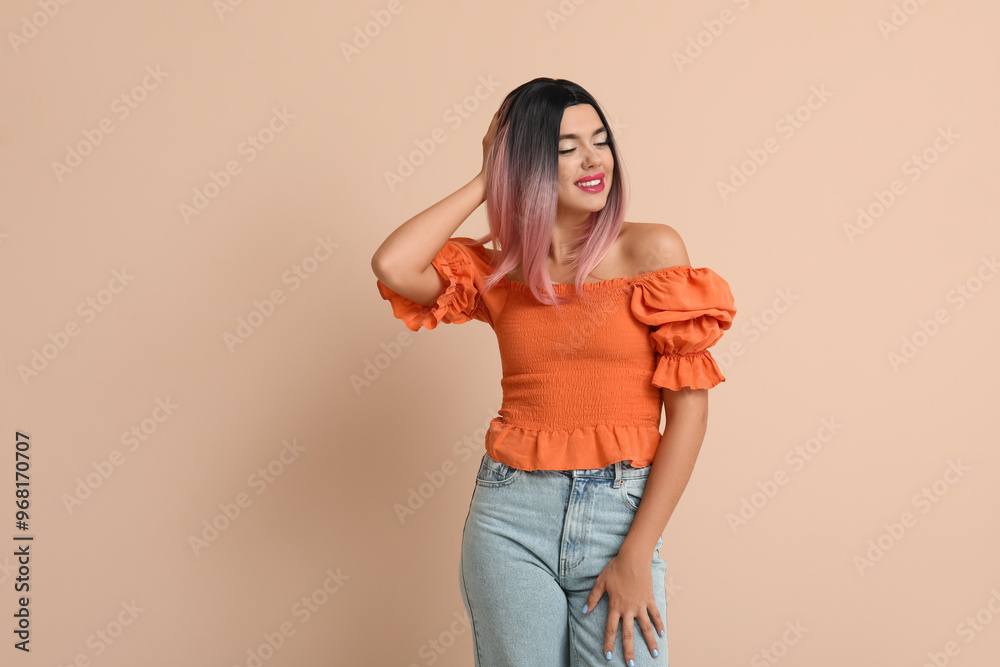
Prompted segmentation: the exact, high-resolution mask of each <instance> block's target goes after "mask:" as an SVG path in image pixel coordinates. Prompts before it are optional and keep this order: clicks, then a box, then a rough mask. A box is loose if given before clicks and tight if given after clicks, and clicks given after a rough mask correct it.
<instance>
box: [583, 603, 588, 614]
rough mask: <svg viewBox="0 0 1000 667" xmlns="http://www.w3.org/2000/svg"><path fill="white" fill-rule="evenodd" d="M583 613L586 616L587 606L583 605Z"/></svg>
mask: <svg viewBox="0 0 1000 667" xmlns="http://www.w3.org/2000/svg"><path fill="white" fill-rule="evenodd" d="M583 613H584V614H586V613H587V605H583Z"/></svg>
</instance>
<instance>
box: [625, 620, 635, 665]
mask: <svg viewBox="0 0 1000 667" xmlns="http://www.w3.org/2000/svg"><path fill="white" fill-rule="evenodd" d="M632 619H633V616H632V615H631V614H625V615H624V616H622V648H623V651H624V653H625V664H626V665H633V667H634V665H635V636H634V634H633V629H634V627H635V624H634V623H633V622H632Z"/></svg>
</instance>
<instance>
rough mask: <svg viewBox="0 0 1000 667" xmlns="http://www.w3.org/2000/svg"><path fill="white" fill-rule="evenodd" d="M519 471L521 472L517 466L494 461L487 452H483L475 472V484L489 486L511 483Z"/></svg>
mask: <svg viewBox="0 0 1000 667" xmlns="http://www.w3.org/2000/svg"><path fill="white" fill-rule="evenodd" d="M519 472H521V470H520V469H519V468H514V467H512V466H509V465H507V464H506V463H503V462H502V461H496V460H494V459H493V457H491V456H490V455H489V454H483V460H482V461H481V462H480V464H479V472H478V473H476V484H477V485H478V486H489V487H497V486H507V485H508V484H511V483H513V481H514V478H515V477H517V474H518V473H519Z"/></svg>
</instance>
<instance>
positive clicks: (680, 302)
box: [376, 237, 736, 470]
mask: <svg viewBox="0 0 1000 667" xmlns="http://www.w3.org/2000/svg"><path fill="white" fill-rule="evenodd" d="M460 240H462V241H469V242H471V241H472V239H470V238H468V237H454V238H452V239H450V240H449V241H448V242H447V243H446V244H445V246H444V247H443V248H442V249H441V250H440V252H438V254H437V255H436V256H435V258H434V260H433V262H432V265H433V266H434V268H435V270H436V271H437V272H438V274H439V275H440V276H441V277H442V278H443V279H444V280H445V281H447V283H448V284H447V287H446V288H445V290H444V292H442V293H441V296H439V297H438V299H437V302H436V303H435V304H434V305H433V306H425V305H423V304H418V303H416V302H414V301H411V300H409V299H407V298H406V297H403V296H402V295H400V294H397V293H396V292H394V291H393V290H391V289H389V287H387V286H386V285H385V284H384V283H383V282H382V281H380V280H376V285H377V287H378V291H379V294H380V295H381V296H382V298H383V299H385V300H387V301H389V303H390V305H391V306H392V314H393V316H394V317H396V318H398V319H400V320H402V321H403V322H404V323H405V324H406V326H407V328H409V329H410V330H411V331H418V330H419V329H420V328H426V329H434V328H435V327H436V326H437V325H438V324H439V323H442V322H443V323H446V324H460V323H463V322H468V321H470V320H480V321H482V322H486V323H487V324H489V325H490V326H491V327H492V328H493V331H494V332H495V333H496V337H497V342H498V343H499V346H500V359H501V364H502V368H503V378H502V379H501V381H500V385H501V388H502V390H503V399H502V404H501V407H500V410H499V415H500V416H499V417H496V418H494V419H493V420H492V421H491V422H490V427H489V430H488V431H487V433H486V442H485V444H486V451H487V453H488V454H489V455H490V456H491V457H492V458H493V459H495V460H497V461H501V462H503V463H506V464H507V465H510V466H513V467H515V468H520V469H521V470H570V469H580V468H603V467H605V466H608V465H610V464H612V463H615V462H616V461H626V460H627V461H630V462H631V465H632V466H634V467H637V468H642V467H645V466H647V465H650V464H651V463H652V461H653V456H654V455H655V454H656V449H657V447H658V445H659V442H660V438H661V434H660V431H659V423H660V414H661V411H662V407H663V403H662V400H663V399H662V397H661V395H660V388H667V389H674V390H677V389H681V388H683V387H691V388H694V389H702V388H710V387H714V386H715V385H717V384H719V383H720V382H724V381H725V379H726V378H725V377H724V376H723V375H722V371H721V370H720V369H719V366H718V364H716V362H715V359H713V358H712V355H711V353H710V352H709V350H708V348H709V347H711V346H712V345H714V344H715V343H716V342H718V340H719V339H720V338H721V337H722V333H723V332H724V331H725V330H727V329H729V328H730V326H731V325H732V322H733V317H734V316H735V315H736V307H735V302H734V299H733V295H732V292H731V291H730V289H729V284H728V283H727V282H726V281H725V280H723V279H722V278H721V277H720V276H719V275H718V274H716V273H715V272H714V271H712V270H711V269H708V268H694V267H692V266H686V265H682V266H671V267H667V268H663V269H658V270H655V271H650V272H648V273H642V274H639V275H637V276H632V277H629V278H624V277H623V278H612V279H610V280H602V281H599V282H593V283H584V285H583V290H584V292H585V295H586V297H587V298H588V299H589V301H590V303H585V302H584V301H582V300H581V299H580V298H579V297H578V296H577V295H576V294H575V292H574V286H573V285H572V284H570V283H566V284H556V285H554V286H553V289H554V290H555V291H556V292H558V293H563V294H566V295H567V296H568V297H569V299H570V300H569V301H567V302H565V303H563V304H562V305H561V306H560V309H558V310H557V308H556V307H555V306H550V305H546V304H542V303H540V302H539V301H538V300H537V299H535V297H534V295H532V293H531V290H530V289H529V288H528V286H527V285H526V284H524V283H521V282H517V281H513V280H509V279H507V278H506V277H503V278H501V280H500V282H498V283H497V284H496V285H495V286H494V287H493V288H492V289H490V290H489V291H483V281H484V280H485V278H486V276H488V275H489V274H490V273H491V272H492V270H493V267H492V265H491V263H490V262H491V257H490V251H489V250H488V249H487V248H486V247H485V246H484V245H482V244H474V245H464V244H462V243H458V242H457V241H460Z"/></svg>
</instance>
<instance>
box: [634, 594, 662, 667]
mask: <svg viewBox="0 0 1000 667" xmlns="http://www.w3.org/2000/svg"><path fill="white" fill-rule="evenodd" d="M653 612H654V613H656V607H653ZM636 620H637V621H639V627H640V628H641V629H642V636H643V637H645V638H646V646H647V647H649V652H650V653H651V654H652V656H653V657H654V658H655V657H657V656H658V655H660V647H659V645H658V644H657V643H656V628H654V627H653V624H652V623H650V622H649V614H639V616H638V617H637V618H636Z"/></svg>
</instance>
